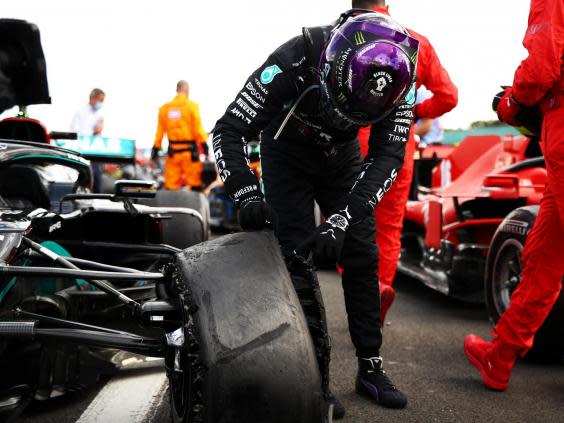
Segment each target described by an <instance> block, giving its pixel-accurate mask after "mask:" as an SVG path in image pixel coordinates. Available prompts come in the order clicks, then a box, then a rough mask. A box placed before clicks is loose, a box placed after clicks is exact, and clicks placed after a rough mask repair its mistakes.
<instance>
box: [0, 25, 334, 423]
mask: <svg viewBox="0 0 564 423" xmlns="http://www.w3.org/2000/svg"><path fill="white" fill-rule="evenodd" d="M0 37H1V38H2V40H3V43H2V44H1V45H0V73H1V75H0V76H2V78H0V85H2V87H1V88H2V90H0V110H2V109H3V108H8V107H11V106H12V105H25V104H36V103H45V102H49V97H48V91H47V89H46V76H45V63H44V59H43V53H42V50H41V45H40V42H39V31H38V29H37V27H35V26H34V25H31V24H29V23H27V22H25V21H17V20H1V19H0ZM22 87H24V88H25V89H23V91H22ZM33 87H36V88H37V90H35V91H34V90H31V88H33ZM22 92H23V93H24V94H25V95H24V94H22ZM91 183H92V181H91V174H90V170H89V165H88V162H87V161H86V160H85V159H84V158H82V157H80V155H79V154H77V153H76V152H74V151H72V150H66V149H63V148H59V147H54V146H50V145H49V144H47V143H46V142H45V140H42V142H33V141H25V140H24V141H22V140H14V139H0V372H1V373H2V378H1V379H0V420H2V421H11V420H13V419H15V418H16V417H17V415H18V414H19V413H20V412H21V411H22V409H23V408H24V407H25V405H26V404H27V403H29V402H30V401H32V400H34V399H35V400H41V399H48V398H52V397H56V396H59V395H64V394H65V393H66V392H68V391H72V390H76V389H80V388H82V387H84V386H87V385H88V384H90V383H92V382H94V381H96V380H97V378H98V377H99V375H100V374H103V373H106V372H112V371H113V365H112V361H111V357H112V356H113V355H114V354H115V353H116V351H118V350H122V351H129V352H132V353H136V354H143V355H147V356H154V357H164V362H165V367H166V372H167V376H168V379H169V392H170V402H171V407H170V408H171V416H172V420H173V421H175V422H204V423H205V422H207V423H212V422H213V423H216V422H217V423H219V422H223V423H235V422H242V421H253V422H280V423H290V422H292V423H296V422H297V423H319V422H325V421H327V418H328V416H329V415H330V413H329V412H330V411H331V410H330V408H328V406H327V404H326V401H325V397H324V394H323V386H322V382H321V374H320V370H319V367H318V364H317V358H316V352H315V349H314V346H313V343H312V338H311V336H310V334H309V331H308V328H307V322H306V319H305V317H304V315H303V313H302V312H301V310H302V309H301V305H300V302H299V300H298V298H297V296H296V293H295V290H294V288H293V285H292V282H291V280H290V276H289V274H288V272H287V270H286V265H285V263H284V260H283V258H282V255H281V253H280V250H279V247H278V244H277V242H276V240H275V238H274V236H273V234H272V233H269V232H256V233H242V234H235V235H229V236H225V237H222V238H219V239H217V240H214V241H207V242H200V241H204V240H205V239H206V238H207V230H206V221H205V219H206V216H204V215H202V213H199V212H198V211H197V210H194V209H191V208H186V207H184V208H179V207H163V205H162V203H163V202H164V201H165V200H167V198H164V197H161V198H160V199H159V193H161V192H160V191H159V193H157V192H156V189H155V187H154V185H153V183H152V182H147V181H119V182H118V183H116V185H115V190H114V193H112V194H92V193H91V192H90V187H91ZM164 192H165V193H170V192H167V191H164ZM167 195H169V194H167ZM170 195H172V194H170ZM148 204H150V205H148ZM178 217H181V219H178ZM167 227H168V231H167ZM172 244H176V245H177V246H174V245H172ZM191 244H195V245H192V246H191V247H189V248H185V247H187V246H189V245H191ZM177 247H179V248H177ZM281 299H283V300H282V301H281Z"/></svg>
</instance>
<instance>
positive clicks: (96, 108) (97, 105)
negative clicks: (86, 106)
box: [94, 101, 104, 110]
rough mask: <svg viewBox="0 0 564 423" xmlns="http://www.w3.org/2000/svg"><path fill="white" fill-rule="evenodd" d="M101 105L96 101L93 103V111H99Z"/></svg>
mask: <svg viewBox="0 0 564 423" xmlns="http://www.w3.org/2000/svg"><path fill="white" fill-rule="evenodd" d="M103 105H104V103H102V102H101V101H97V102H96V103H94V110H100V109H101V108H102V106H103Z"/></svg>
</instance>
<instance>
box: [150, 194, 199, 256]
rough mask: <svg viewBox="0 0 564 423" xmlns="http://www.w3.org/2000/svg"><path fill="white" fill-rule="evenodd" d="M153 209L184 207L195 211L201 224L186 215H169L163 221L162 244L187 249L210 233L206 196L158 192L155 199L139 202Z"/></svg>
mask: <svg viewBox="0 0 564 423" xmlns="http://www.w3.org/2000/svg"><path fill="white" fill-rule="evenodd" d="M140 203H141V204H144V205H147V206H153V207H186V208H189V209H193V210H196V211H197V212H198V213H200V215H201V216H202V219H203V222H200V221H199V219H196V218H194V217H193V216H189V215H186V214H175V213H170V215H169V216H168V217H167V218H166V219H163V221H162V225H163V243H164V244H168V245H172V246H173V247H177V248H181V249H184V248H188V247H191V246H192V245H196V244H198V243H200V242H203V241H206V240H207V239H208V238H209V233H210V224H209V219H210V218H209V216H210V207H209V204H208V200H207V198H206V196H205V195H204V194H202V193H200V192H195V191H184V190H179V191H169V190H159V191H158V192H157V195H156V197H155V198H152V199H144V200H140Z"/></svg>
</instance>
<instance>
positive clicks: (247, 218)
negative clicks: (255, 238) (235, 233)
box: [239, 200, 278, 231]
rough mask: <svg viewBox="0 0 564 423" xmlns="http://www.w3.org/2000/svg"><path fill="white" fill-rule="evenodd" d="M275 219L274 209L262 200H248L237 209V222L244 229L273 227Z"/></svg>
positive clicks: (257, 229)
mask: <svg viewBox="0 0 564 423" xmlns="http://www.w3.org/2000/svg"><path fill="white" fill-rule="evenodd" d="M277 221H278V219H277V217H276V213H275V211H274V210H273V209H272V207H270V206H269V205H268V203H267V202H265V201H263V200H253V201H248V202H246V203H244V204H243V205H242V206H241V208H240V209H239V224H240V225H241V228H242V229H243V230H244V231H260V230H262V229H274V228H275V227H276V223H277Z"/></svg>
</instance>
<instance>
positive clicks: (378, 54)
mask: <svg viewBox="0 0 564 423" xmlns="http://www.w3.org/2000/svg"><path fill="white" fill-rule="evenodd" d="M418 46H419V42H418V41H417V40H416V39H414V38H412V37H410V36H409V34H408V32H407V30H406V29H405V28H403V27H402V26H401V25H399V24H398V23H397V22H395V21H394V20H393V19H391V18H390V17H389V16H387V15H384V14H382V13H378V12H370V13H363V14H361V15H358V16H354V17H352V18H350V19H348V20H346V21H345V22H344V23H343V24H341V25H338V26H337V27H336V28H335V29H333V31H332V32H331V35H330V37H329V41H328V42H327V45H326V46H325V49H324V51H323V53H322V55H321V62H320V71H321V75H322V76H321V104H322V108H323V111H324V112H325V115H326V117H328V118H329V119H330V120H331V121H332V122H333V123H334V124H336V125H337V126H340V127H342V128H343V129H346V128H347V127H353V126H366V125H370V124H372V123H374V122H377V121H378V120H380V119H382V118H383V117H385V116H386V115H387V114H388V113H389V112H390V111H392V110H393V109H394V107H396V106H397V105H398V104H399V102H400V101H401V100H402V99H403V98H404V97H405V96H406V95H407V94H408V92H409V90H410V89H411V87H412V85H413V83H414V82H415V70H416V66H417V49H418Z"/></svg>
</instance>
